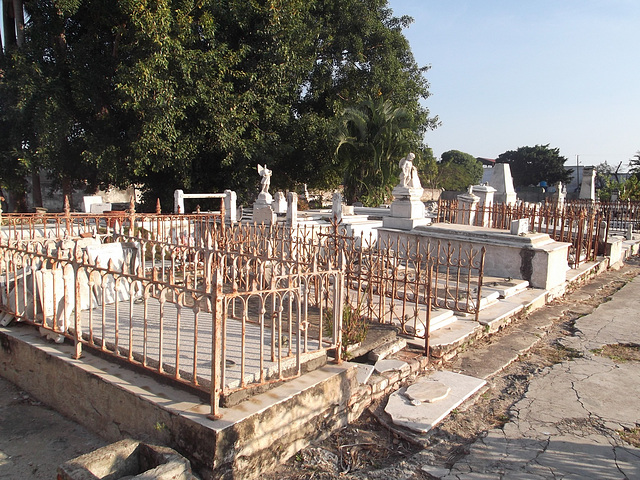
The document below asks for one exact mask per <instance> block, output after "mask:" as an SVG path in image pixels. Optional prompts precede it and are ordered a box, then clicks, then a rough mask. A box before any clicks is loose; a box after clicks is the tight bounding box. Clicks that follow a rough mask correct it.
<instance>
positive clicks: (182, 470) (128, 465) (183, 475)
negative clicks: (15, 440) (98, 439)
mask: <svg viewBox="0 0 640 480" xmlns="http://www.w3.org/2000/svg"><path fill="white" fill-rule="evenodd" d="M116 478H135V479H140V480H143V479H152V478H153V479H158V480H195V478H196V477H194V476H193V473H192V472H191V464H190V462H189V460H187V459H186V458H184V457H183V456H182V455H180V454H179V453H178V452H176V451H175V450H173V449H171V448H168V447H162V446H158V445H150V444H146V443H142V442H139V441H136V440H132V439H125V440H121V441H119V442H116V443H112V444H111V445H107V446H105V447H102V448H99V449H98V450H95V451H93V452H90V453H86V454H84V455H81V456H79V457H76V458H74V459H72V460H69V461H68V462H65V463H63V464H62V465H60V466H59V467H58V480H96V479H108V480H111V479H116Z"/></svg>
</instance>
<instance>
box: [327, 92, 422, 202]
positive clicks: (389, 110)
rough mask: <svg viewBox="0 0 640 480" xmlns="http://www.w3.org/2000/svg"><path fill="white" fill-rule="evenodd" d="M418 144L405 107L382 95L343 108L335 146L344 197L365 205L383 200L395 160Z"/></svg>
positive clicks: (390, 184)
mask: <svg viewBox="0 0 640 480" xmlns="http://www.w3.org/2000/svg"><path fill="white" fill-rule="evenodd" d="M417 145H418V142H417V135H416V130H415V129H414V128H413V125H412V121H411V117H410V115H409V114H408V112H407V110H405V109H404V108H402V107H394V106H393V104H392V103H391V102H390V101H388V100H384V99H383V98H382V96H378V97H376V98H372V97H368V98H367V99H365V100H363V101H362V102H361V103H360V104H358V105H357V106H356V107H350V108H347V109H345V111H344V113H343V115H342V131H341V133H340V135H339V138H338V147H337V148H336V158H337V160H338V162H340V163H341V164H342V165H343V171H344V178H343V183H344V195H345V199H346V200H347V201H348V202H350V203H351V202H354V201H356V200H359V201H361V202H363V203H364V204H366V205H378V204H380V203H383V202H384V201H385V200H387V199H388V197H389V195H390V193H391V188H392V185H393V183H394V182H395V181H396V179H397V175H396V172H397V170H398V166H397V160H398V159H399V158H401V157H402V156H404V155H406V153H407V151H408V150H409V149H410V148H411V147H415V146H417Z"/></svg>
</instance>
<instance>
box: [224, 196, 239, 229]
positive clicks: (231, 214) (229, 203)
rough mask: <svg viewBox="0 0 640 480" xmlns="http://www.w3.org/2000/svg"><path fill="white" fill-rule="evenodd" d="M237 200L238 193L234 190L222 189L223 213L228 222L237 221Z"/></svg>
mask: <svg viewBox="0 0 640 480" xmlns="http://www.w3.org/2000/svg"><path fill="white" fill-rule="evenodd" d="M237 201H238V195H237V194H236V192H234V191H233V190H225V191H224V215H225V218H226V219H227V221H229V222H230V223H236V222H237V221H238V209H237V207H236V203H237Z"/></svg>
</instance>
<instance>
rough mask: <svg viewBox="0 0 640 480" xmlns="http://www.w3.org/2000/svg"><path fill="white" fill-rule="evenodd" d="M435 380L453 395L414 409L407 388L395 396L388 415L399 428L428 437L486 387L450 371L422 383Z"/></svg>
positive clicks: (391, 399)
mask: <svg viewBox="0 0 640 480" xmlns="http://www.w3.org/2000/svg"><path fill="white" fill-rule="evenodd" d="M434 380H436V381H439V382H442V383H444V384H446V385H449V386H450V387H451V391H450V392H449V395H447V396H446V398H444V399H442V400H441V401H439V402H435V403H421V404H420V405H412V403H411V400H409V398H407V396H406V388H401V389H400V390H398V391H397V392H395V393H393V394H391V396H390V397H389V401H388V403H387V406H386V408H385V412H387V413H388V414H389V415H390V416H391V419H392V421H393V422H394V423H395V424H397V425H402V426H404V427H407V428H409V429H411V430H414V431H417V432H420V433H426V432H428V431H429V430H431V429H432V428H433V427H434V426H435V425H437V424H438V423H439V422H441V421H442V419H444V418H445V417H446V416H447V415H448V414H449V412H451V410H453V409H454V408H456V407H457V406H459V405H460V404H461V403H462V402H464V401H465V400H466V399H467V398H469V397H470V396H471V395H473V394H474V393H475V392H477V391H478V390H479V389H480V388H482V386H483V385H485V383H486V382H485V381H484V380H480V379H478V378H473V377H469V376H467V375H461V374H459V373H453V372H447V371H437V372H434V373H433V374H432V375H430V376H429V377H425V378H424V379H421V380H420V381H434ZM416 383H418V382H416Z"/></svg>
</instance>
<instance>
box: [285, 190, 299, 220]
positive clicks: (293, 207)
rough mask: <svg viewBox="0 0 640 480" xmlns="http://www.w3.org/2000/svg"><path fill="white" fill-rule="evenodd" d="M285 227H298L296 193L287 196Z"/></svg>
mask: <svg viewBox="0 0 640 480" xmlns="http://www.w3.org/2000/svg"><path fill="white" fill-rule="evenodd" d="M287 225H289V226H291V227H295V226H296V225H298V194H297V193H296V192H289V193H288V194H287Z"/></svg>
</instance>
